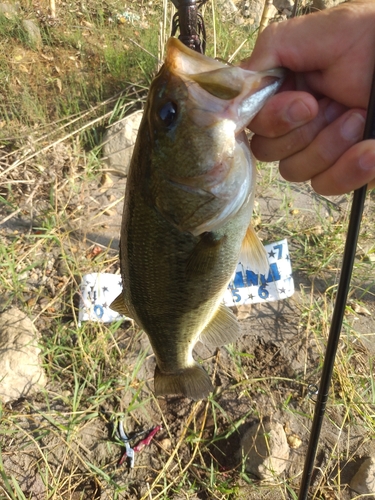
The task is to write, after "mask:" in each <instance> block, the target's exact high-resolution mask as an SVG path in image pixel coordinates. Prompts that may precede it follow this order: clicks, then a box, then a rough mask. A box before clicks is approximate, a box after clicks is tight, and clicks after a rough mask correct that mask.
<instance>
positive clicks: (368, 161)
mask: <svg viewBox="0 0 375 500" xmlns="http://www.w3.org/2000/svg"><path fill="white" fill-rule="evenodd" d="M374 22H375V3H374V2H349V3H345V4H342V5H340V6H339V7H336V8H334V9H327V10H325V11H322V12H319V13H316V14H311V15H308V16H304V17H299V18H294V19H291V20H289V21H286V22H284V23H278V24H273V25H271V26H269V27H268V28H267V29H266V30H265V31H264V32H263V33H262V34H261V35H260V37H259V39H258V41H257V43H256V46H255V48H254V51H253V53H252V55H251V57H250V58H249V59H247V60H246V61H243V62H242V64H241V65H242V67H244V68H246V69H251V70H256V71H258V70H265V69H269V68H271V67H277V66H284V67H286V68H288V69H290V70H291V74H290V76H289V78H288V79H287V81H286V83H285V84H284V86H283V88H282V92H281V93H278V94H276V95H275V96H274V97H272V98H271V99H270V100H269V101H268V102H267V103H266V105H265V106H264V108H263V109H262V110H261V111H260V112H259V114H258V115H257V116H256V117H255V118H254V120H253V121H252V122H251V124H250V126H249V128H250V129H251V130H252V131H253V132H254V133H255V135H254V137H253V139H252V150H253V152H254V154H255V156H256V157H257V158H258V159H260V160H263V161H275V160H280V171H281V174H282V175H283V176H284V177H285V178H286V179H287V180H290V181H296V182H300V181H305V180H308V179H311V184H312V186H313V188H314V189H315V190H316V191H317V192H319V193H321V194H324V195H330V194H341V193H344V192H348V191H351V190H353V189H357V188H359V187H361V186H363V185H364V184H367V183H368V184H369V187H375V141H374V140H367V141H362V142H360V141H361V139H362V137H363V129H364V122H365V116H366V111H365V109H366V107H367V104H368V99H369V95H370V88H371V81H372V72H373V67H372V66H373V64H374V61H375V32H374V31H373V25H374Z"/></svg>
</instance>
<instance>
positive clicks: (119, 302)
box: [109, 292, 129, 317]
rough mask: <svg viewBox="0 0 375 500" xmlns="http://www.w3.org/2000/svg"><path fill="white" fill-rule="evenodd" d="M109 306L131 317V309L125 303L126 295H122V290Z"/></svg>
mask: <svg viewBox="0 0 375 500" xmlns="http://www.w3.org/2000/svg"><path fill="white" fill-rule="evenodd" d="M109 307H110V309H112V310H113V311H116V312H118V313H119V314H123V315H124V316H128V317H129V310H128V308H127V307H126V305H125V302H124V296H123V295H122V292H121V293H120V295H118V296H117V297H116V298H115V300H114V301H113V302H112V303H111V304H110V306H109Z"/></svg>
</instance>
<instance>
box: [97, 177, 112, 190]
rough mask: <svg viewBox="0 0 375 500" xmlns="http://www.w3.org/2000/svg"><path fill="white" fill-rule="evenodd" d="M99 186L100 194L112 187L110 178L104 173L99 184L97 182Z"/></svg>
mask: <svg viewBox="0 0 375 500" xmlns="http://www.w3.org/2000/svg"><path fill="white" fill-rule="evenodd" d="M99 186H100V192H104V191H107V189H109V188H110V187H112V186H113V180H112V179H111V176H109V175H108V174H106V173H104V174H103V175H102V177H101V179H100V182H99Z"/></svg>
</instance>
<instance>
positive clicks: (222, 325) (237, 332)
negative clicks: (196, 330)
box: [199, 304, 241, 347]
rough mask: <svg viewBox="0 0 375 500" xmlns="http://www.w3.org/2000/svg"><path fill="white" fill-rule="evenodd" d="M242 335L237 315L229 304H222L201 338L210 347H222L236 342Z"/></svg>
mask: <svg viewBox="0 0 375 500" xmlns="http://www.w3.org/2000/svg"><path fill="white" fill-rule="evenodd" d="M240 336H241V328H240V324H239V323H238V321H237V318H236V316H235V315H234V314H233V312H232V311H231V310H230V309H229V308H228V307H227V306H225V305H224V304H220V305H219V308H218V310H217V311H216V313H215V315H214V316H213V318H212V319H211V321H210V322H209V323H208V325H207V326H206V327H205V329H204V330H203V331H202V332H201V334H200V336H199V340H200V341H201V342H202V344H205V345H207V346H209V347H220V346H222V345H226V344H231V343H232V342H235V341H236V340H237V339H238V338H239V337H240Z"/></svg>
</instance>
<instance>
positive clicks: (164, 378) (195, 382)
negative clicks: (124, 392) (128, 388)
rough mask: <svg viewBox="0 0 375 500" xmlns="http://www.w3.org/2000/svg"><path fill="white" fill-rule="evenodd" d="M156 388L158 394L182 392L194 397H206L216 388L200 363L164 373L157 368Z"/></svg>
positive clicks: (195, 398)
mask: <svg viewBox="0 0 375 500" xmlns="http://www.w3.org/2000/svg"><path fill="white" fill-rule="evenodd" d="M154 388H155V394H156V396H166V395H167V394H182V395H183V396H185V397H187V398H190V399H193V400H195V401H197V400H199V399H205V398H207V396H208V395H209V393H210V392H212V391H213V390H214V387H213V385H212V383H211V380H210V377H209V376H208V373H207V372H206V371H205V370H204V368H202V367H201V366H200V365H198V363H195V364H194V365H193V366H190V367H188V368H186V369H185V370H182V371H181V372H179V373H163V372H162V371H161V370H160V368H159V367H158V366H156V368H155V375H154Z"/></svg>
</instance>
